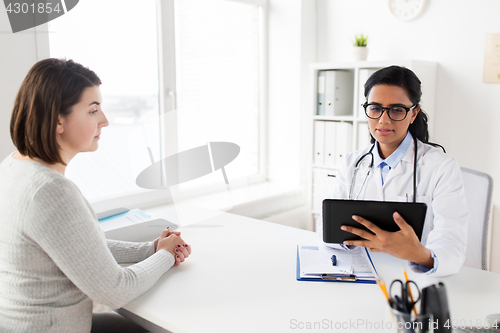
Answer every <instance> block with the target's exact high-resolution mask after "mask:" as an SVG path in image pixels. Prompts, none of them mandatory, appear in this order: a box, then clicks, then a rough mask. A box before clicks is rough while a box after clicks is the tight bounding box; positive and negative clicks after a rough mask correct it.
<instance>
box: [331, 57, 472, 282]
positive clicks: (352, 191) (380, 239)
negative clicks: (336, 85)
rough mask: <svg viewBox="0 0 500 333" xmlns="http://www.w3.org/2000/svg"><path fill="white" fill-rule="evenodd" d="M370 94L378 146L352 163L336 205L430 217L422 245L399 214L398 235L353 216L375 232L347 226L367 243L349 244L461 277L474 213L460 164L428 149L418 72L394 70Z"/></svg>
mask: <svg viewBox="0 0 500 333" xmlns="http://www.w3.org/2000/svg"><path fill="white" fill-rule="evenodd" d="M364 87H365V92H364V95H365V97H366V103H365V104H363V107H364V109H365V113H366V116H367V118H368V126H369V129H370V133H371V136H372V143H373V145H372V146H370V147H367V148H365V149H361V150H358V151H355V152H352V153H350V154H349V155H348V156H347V157H346V160H345V164H344V165H343V167H342V168H341V170H340V171H339V175H338V177H337V183H336V185H335V189H334V193H333V196H332V198H333V199H349V200H371V201H394V202H396V201H399V202H413V203H425V204H426V205H427V213H426V215H425V223H424V226H423V232H422V236H421V239H420V240H419V237H418V236H417V234H416V233H415V231H414V230H413V228H412V227H411V226H410V225H409V224H408V223H407V222H406V221H405V219H404V218H403V217H402V216H401V215H400V214H399V213H398V212H394V214H393V216H392V217H393V219H394V222H395V223H396V224H397V226H398V227H399V229H400V230H399V231H394V232H391V231H385V230H383V229H382V228H380V227H378V226H377V225H375V224H374V223H372V221H369V220H367V219H365V218H363V217H362V216H358V215H353V216H352V218H353V220H355V221H356V222H358V223H360V224H361V225H362V226H364V227H365V228H366V229H368V230H363V229H360V228H356V227H353V226H352V225H351V226H348V225H343V226H342V227H341V229H342V230H343V231H346V232H349V233H352V234H354V235H356V236H360V237H362V238H363V239H364V240H347V241H345V242H344V244H345V245H357V246H364V247H367V248H370V249H371V250H372V251H378V252H386V253H389V254H391V255H393V256H395V257H398V258H401V259H406V260H409V261H410V262H411V263H412V268H413V269H414V270H415V271H420V272H426V273H428V274H430V273H435V274H436V275H449V274H454V273H456V272H458V270H459V269H460V267H461V266H462V264H463V262H464V260H465V246H466V239H467V223H468V220H469V212H468V208H467V202H466V198H465V192H464V187H463V181H462V176H461V172H460V166H459V164H458V163H457V161H456V160H455V159H453V158H452V157H450V156H448V155H446V154H445V153H444V149H443V148H442V147H441V146H439V145H437V144H434V143H430V142H429V133H428V129H427V127H428V126H427V115H426V114H425V113H424V112H423V110H422V109H421V106H420V98H421V95H422V92H421V82H420V80H419V79H418V77H417V76H416V75H415V74H414V73H413V72H412V71H411V70H409V69H407V68H404V67H398V66H390V67H386V68H383V69H381V70H378V71H377V72H375V73H373V74H372V76H370V78H369V79H368V80H367V82H366V83H365V86H364ZM359 215H362V214H359ZM325 223H328V222H325Z"/></svg>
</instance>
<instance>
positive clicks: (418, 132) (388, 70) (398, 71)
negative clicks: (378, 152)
mask: <svg viewBox="0 0 500 333" xmlns="http://www.w3.org/2000/svg"><path fill="white" fill-rule="evenodd" d="M379 84H384V85H388V86H396V87H401V88H403V89H404V90H406V93H407V94H408V98H409V99H410V101H411V102H412V103H413V105H419V104H420V99H421V97H422V88H421V82H420V80H419V78H418V77H417V76H416V75H415V73H413V72H412V71H411V70H409V69H408V68H405V67H400V66H389V67H385V68H382V69H379V70H378V71H376V72H375V73H373V74H372V75H371V76H370V77H369V78H368V80H367V81H366V83H365V98H366V100H368V95H369V94H370V91H371V90H372V88H373V87H374V86H376V85H379ZM427 121H428V117H427V114H426V113H425V112H424V110H422V108H420V112H419V113H418V114H417V117H416V118H415V120H414V121H413V123H412V124H410V126H409V127H408V130H409V131H410V133H411V135H412V136H413V137H415V138H417V139H419V140H420V141H422V142H423V143H427V144H430V145H432V146H434V147H440V148H441V149H443V151H445V149H444V148H443V147H442V146H441V145H439V144H437V143H432V142H429V130H428V125H427ZM371 141H372V143H374V142H375V139H374V138H373V137H371Z"/></svg>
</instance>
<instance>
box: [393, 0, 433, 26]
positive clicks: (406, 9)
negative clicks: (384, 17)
mask: <svg viewBox="0 0 500 333" xmlns="http://www.w3.org/2000/svg"><path fill="white" fill-rule="evenodd" d="M425 3H426V0H389V8H390V10H391V13H392V15H394V16H395V17H397V18H398V19H400V20H403V21H408V20H411V19H414V18H415V17H417V16H418V15H420V14H421V13H422V12H423V10H424V8H425Z"/></svg>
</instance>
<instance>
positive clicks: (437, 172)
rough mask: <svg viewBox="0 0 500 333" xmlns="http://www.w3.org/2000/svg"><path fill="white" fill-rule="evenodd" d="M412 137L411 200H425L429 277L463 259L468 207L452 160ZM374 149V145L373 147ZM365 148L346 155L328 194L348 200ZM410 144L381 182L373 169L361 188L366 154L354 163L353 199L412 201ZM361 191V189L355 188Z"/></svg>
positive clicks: (424, 236) (446, 271) (368, 159)
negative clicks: (432, 268)
mask: <svg viewBox="0 0 500 333" xmlns="http://www.w3.org/2000/svg"><path fill="white" fill-rule="evenodd" d="M417 141H418V155H417V171H416V172H417V200H416V201H417V202H424V203H426V204H427V213H426V216H425V223H424V229H423V233H422V239H421V242H422V244H424V246H425V247H426V248H428V249H429V250H432V251H433V252H434V254H435V256H436V258H435V260H437V262H438V265H437V270H436V272H435V273H434V274H435V275H441V276H442V275H449V274H454V273H457V272H458V270H459V269H460V267H461V266H462V264H463V263H464V260H465V249H466V242H467V224H468V222H469V209H468V206H467V200H466V198H465V191H464V186H463V180H462V173H461V171H460V166H459V164H458V162H457V161H456V160H455V159H454V158H452V157H450V156H448V155H446V154H445V153H443V151H442V150H441V149H440V148H435V147H433V146H431V145H428V144H424V143H422V142H421V141H419V140H417ZM375 149H376V148H375ZM369 150H370V147H367V148H365V149H362V150H358V151H355V152H352V153H350V154H348V155H347V156H346V159H345V162H344V165H343V167H342V168H341V169H340V171H339V174H338V175H337V181H336V184H335V189H334V193H333V196H332V198H333V199H348V197H349V189H350V187H351V182H352V177H353V174H354V166H355V165H356V162H357V161H358V159H359V158H360V157H361V156H363V155H364V154H365V153H367V152H368V151H369ZM414 154H415V149H414V145H413V143H412V144H411V145H410V147H409V148H408V150H407V152H406V154H405V155H404V156H403V158H402V159H401V161H400V162H399V163H398V165H397V166H396V167H395V168H394V169H392V170H391V171H390V172H389V174H388V175H387V177H386V178H385V181H384V185H382V178H381V174H380V168H374V169H373V170H372V171H371V172H370V175H369V176H368V178H367V180H366V183H365V185H364V186H363V188H361V186H362V184H363V181H364V179H365V177H366V173H367V171H368V168H369V166H370V162H371V156H370V155H368V156H366V157H365V158H364V159H363V161H362V162H361V163H360V164H359V170H358V172H357V174H356V179H355V181H354V188H353V190H352V195H351V196H352V197H353V198H355V197H356V196H357V195H358V193H360V194H359V197H358V200H376V201H402V202H406V201H408V202H413V158H414ZM360 191H361V192H360Z"/></svg>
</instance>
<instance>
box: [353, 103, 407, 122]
mask: <svg viewBox="0 0 500 333" xmlns="http://www.w3.org/2000/svg"><path fill="white" fill-rule="evenodd" d="M362 106H363V107H364V108H365V113H366V116H367V117H368V118H370V119H379V118H380V117H382V114H383V113H384V111H386V110H387V114H388V115H389V118H391V119H392V120H394V121H401V120H404V119H405V118H406V116H407V115H408V112H410V111H411V110H413V109H414V108H415V107H416V106H417V104H415V105H413V106H412V107H411V108H407V107H405V106H400V105H398V106H391V107H390V108H384V107H382V106H381V105H380V104H374V103H365V104H362Z"/></svg>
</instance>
